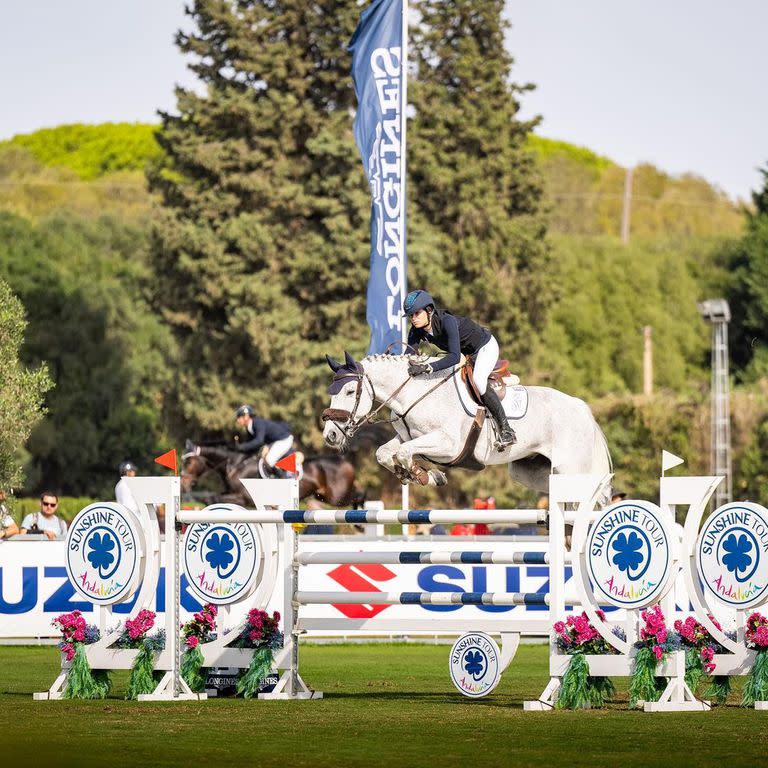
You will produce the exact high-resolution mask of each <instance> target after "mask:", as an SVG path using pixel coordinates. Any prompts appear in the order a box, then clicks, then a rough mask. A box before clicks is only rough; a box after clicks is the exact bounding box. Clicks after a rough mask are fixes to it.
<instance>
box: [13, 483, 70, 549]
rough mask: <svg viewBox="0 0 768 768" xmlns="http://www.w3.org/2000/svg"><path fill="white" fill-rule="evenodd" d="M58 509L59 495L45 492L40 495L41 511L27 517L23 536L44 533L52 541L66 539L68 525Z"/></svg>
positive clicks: (22, 527) (23, 522)
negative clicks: (58, 512) (57, 512)
mask: <svg viewBox="0 0 768 768" xmlns="http://www.w3.org/2000/svg"><path fill="white" fill-rule="evenodd" d="M58 508H59V497H58V495H57V494H55V493H53V491H43V493H42V494H41V495H40V511H39V512H35V513H34V514H30V515H27V516H26V517H25V518H24V519H23V520H22V521H21V534H22V535H24V534H25V533H42V534H45V536H46V537H47V538H48V539H50V540H51V541H54V540H55V539H64V538H66V535H67V524H66V523H65V522H64V521H63V520H62V519H61V518H60V517H59V516H58V515H57V514H56V510H57V509H58Z"/></svg>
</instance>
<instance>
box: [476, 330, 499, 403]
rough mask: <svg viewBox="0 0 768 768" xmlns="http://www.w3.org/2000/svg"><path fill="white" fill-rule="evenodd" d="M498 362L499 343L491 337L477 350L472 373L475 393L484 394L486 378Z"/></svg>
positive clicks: (486, 383)
mask: <svg viewBox="0 0 768 768" xmlns="http://www.w3.org/2000/svg"><path fill="white" fill-rule="evenodd" d="M498 360H499V342H498V341H496V337H495V336H493V335H492V336H491V338H490V339H488V341H486V342H485V344H483V346H482V347H480V349H478V350H477V357H476V359H475V368H474V370H473V371H472V376H473V378H474V380H475V385H476V386H477V391H478V392H479V393H480V394H481V395H484V394H485V390H486V388H487V386H488V377H489V376H490V375H491V373H492V372H493V368H494V366H495V365H496V363H497V362H498Z"/></svg>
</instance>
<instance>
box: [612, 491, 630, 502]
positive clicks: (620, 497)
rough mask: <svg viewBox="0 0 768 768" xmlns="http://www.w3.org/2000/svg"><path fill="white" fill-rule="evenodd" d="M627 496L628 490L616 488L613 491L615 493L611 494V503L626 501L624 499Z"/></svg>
mask: <svg viewBox="0 0 768 768" xmlns="http://www.w3.org/2000/svg"><path fill="white" fill-rule="evenodd" d="M626 498H627V493H626V491H620V490H619V489H618V488H615V489H614V491H613V495H612V496H611V504H615V503H616V502H617V501H624V499H626Z"/></svg>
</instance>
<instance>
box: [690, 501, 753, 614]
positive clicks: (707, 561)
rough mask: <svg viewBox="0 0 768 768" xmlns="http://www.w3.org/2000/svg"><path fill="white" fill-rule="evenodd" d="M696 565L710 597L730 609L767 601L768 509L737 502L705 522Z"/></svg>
mask: <svg viewBox="0 0 768 768" xmlns="http://www.w3.org/2000/svg"><path fill="white" fill-rule="evenodd" d="M696 565H697V568H698V571H699V578H700V579H701V582H702V584H703V585H704V591H705V593H706V594H707V596H709V595H711V596H713V597H715V598H716V599H717V600H719V601H720V602H721V603H722V604H723V605H727V606H730V607H731V608H753V607H755V606H756V605H760V604H761V603H764V602H765V601H766V599H768V510H766V509H765V507H761V506H760V505H759V504H752V503H750V502H735V503H732V504H726V505H724V506H722V507H719V508H718V509H716V510H715V511H714V512H713V513H712V514H711V515H710V516H709V517H708V518H707V519H706V520H705V521H704V526H703V527H702V529H701V532H700V533H699V540H698V543H697V546H696Z"/></svg>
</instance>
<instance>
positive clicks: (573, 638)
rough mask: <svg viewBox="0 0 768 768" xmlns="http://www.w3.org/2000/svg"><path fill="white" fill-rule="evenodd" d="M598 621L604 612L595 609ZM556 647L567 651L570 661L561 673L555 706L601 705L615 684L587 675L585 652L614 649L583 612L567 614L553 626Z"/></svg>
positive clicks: (606, 678)
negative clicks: (564, 618)
mask: <svg viewBox="0 0 768 768" xmlns="http://www.w3.org/2000/svg"><path fill="white" fill-rule="evenodd" d="M597 615H598V616H599V617H600V620H601V621H605V614H604V613H603V612H602V611H598V612H597ZM554 630H555V633H556V642H557V647H558V648H559V649H560V650H561V651H563V652H565V653H567V654H569V655H570V656H571V660H570V661H569V662H568V669H567V670H566V672H565V675H563V680H562V683H561V685H560V690H559V692H558V695H557V703H556V706H557V707H558V709H586V708H588V707H601V706H603V705H604V704H605V702H606V700H607V699H608V698H609V697H610V696H612V695H613V693H614V687H613V683H612V682H611V680H610V678H608V677H601V676H594V677H593V676H592V675H590V674H589V662H588V661H587V659H586V658H585V656H586V655H587V654H602V653H615V649H614V648H613V646H612V645H611V644H610V643H607V642H606V640H605V638H604V637H603V636H602V635H601V634H600V633H599V632H598V631H597V630H596V629H595V627H594V626H593V625H592V624H591V623H590V621H589V617H588V616H587V614H586V613H582V614H581V615H580V616H569V617H568V618H567V619H566V621H564V622H563V621H558V622H556V623H555V625H554Z"/></svg>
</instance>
